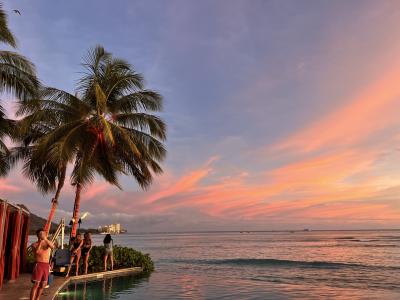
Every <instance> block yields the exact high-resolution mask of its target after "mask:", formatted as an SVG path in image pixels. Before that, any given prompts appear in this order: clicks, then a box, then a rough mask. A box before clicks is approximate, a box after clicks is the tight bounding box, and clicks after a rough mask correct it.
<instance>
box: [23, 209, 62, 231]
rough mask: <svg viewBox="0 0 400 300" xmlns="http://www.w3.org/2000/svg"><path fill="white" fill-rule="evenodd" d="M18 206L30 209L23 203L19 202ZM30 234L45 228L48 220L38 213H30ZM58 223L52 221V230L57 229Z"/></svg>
mask: <svg viewBox="0 0 400 300" xmlns="http://www.w3.org/2000/svg"><path fill="white" fill-rule="evenodd" d="M18 206H20V207H22V208H24V209H25V210H27V211H29V209H28V208H27V207H26V206H25V205H23V204H18ZM29 219H30V221H29V234H33V235H35V234H36V230H38V229H40V228H44V226H45V225H46V222H47V220H46V219H44V218H42V217H39V216H37V215H35V214H34V213H32V212H31V213H30V216H29ZM57 226H58V225H57V224H56V223H53V222H52V223H51V228H50V232H54V231H56V229H57Z"/></svg>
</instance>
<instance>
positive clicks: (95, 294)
mask: <svg viewBox="0 0 400 300" xmlns="http://www.w3.org/2000/svg"><path fill="white" fill-rule="evenodd" d="M147 280H148V275H137V274H134V275H127V276H121V277H108V278H104V279H101V280H89V281H84V282H73V283H71V284H69V285H68V286H67V287H66V288H65V289H63V290H62V291H61V292H60V293H59V294H58V296H57V297H56V298H55V299H56V300H95V299H96V300H97V299H105V300H110V299H130V298H129V296H127V298H121V297H123V296H124V295H130V294H132V293H133V292H134V289H135V287H137V286H138V285H140V284H141V283H143V282H146V281H147Z"/></svg>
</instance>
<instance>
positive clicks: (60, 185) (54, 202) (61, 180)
mask: <svg viewBox="0 0 400 300" xmlns="http://www.w3.org/2000/svg"><path fill="white" fill-rule="evenodd" d="M66 171H67V169H66V167H65V168H63V169H62V170H61V174H60V178H59V179H58V185H57V191H56V194H55V195H54V198H53V199H52V200H51V203H52V206H51V210H50V213H49V216H48V218H47V222H46V225H45V226H44V231H45V232H46V235H47V234H49V231H50V228H51V221H52V220H53V217H54V214H55V212H56V209H57V206H58V199H59V198H60V193H61V190H62V188H63V186H64V182H65V173H66Z"/></svg>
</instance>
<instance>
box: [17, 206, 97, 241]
mask: <svg viewBox="0 0 400 300" xmlns="http://www.w3.org/2000/svg"><path fill="white" fill-rule="evenodd" d="M18 206H20V207H22V208H24V209H25V210H27V211H29V209H28V208H27V207H26V206H25V205H23V204H18ZM46 222H47V220H46V219H44V218H42V217H39V216H37V215H35V214H34V213H32V212H31V213H30V222H29V234H33V235H35V234H36V230H38V229H40V228H44V226H45V225H46ZM57 226H58V224H56V223H54V222H51V228H50V233H52V232H54V231H56V230H57ZM87 231H89V232H90V233H98V230H97V229H91V228H89V229H85V228H80V229H79V232H87ZM69 232H70V227H69V226H65V233H69Z"/></svg>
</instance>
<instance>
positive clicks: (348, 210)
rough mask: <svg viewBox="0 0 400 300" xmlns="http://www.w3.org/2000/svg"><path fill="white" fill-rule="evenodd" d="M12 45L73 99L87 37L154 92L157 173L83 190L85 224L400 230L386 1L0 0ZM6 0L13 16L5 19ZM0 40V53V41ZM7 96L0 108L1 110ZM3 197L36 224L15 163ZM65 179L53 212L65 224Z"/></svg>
mask: <svg viewBox="0 0 400 300" xmlns="http://www.w3.org/2000/svg"><path fill="white" fill-rule="evenodd" d="M4 9H5V10H6V11H8V12H9V23H10V24H9V25H10V27H11V29H12V31H13V32H14V34H15V35H16V36H17V38H18V41H19V48H18V52H19V53H21V54H23V55H25V56H27V57H28V58H29V59H31V60H32V61H33V62H34V64H35V65H36V68H37V72H38V76H39V78H40V80H41V81H42V82H43V84H45V85H47V86H53V87H57V88H60V89H64V90H67V91H69V92H73V91H74V89H75V85H76V82H77V80H78V79H79V77H80V76H81V73H80V72H82V71H83V69H82V67H81V65H80V63H81V62H82V59H83V57H84V56H85V55H86V53H87V51H88V50H89V49H90V48H91V47H94V46H96V45H98V44H100V45H103V46H104V47H105V48H106V49H107V50H108V51H110V52H112V53H113V55H114V56H116V57H121V58H124V59H126V60H128V61H129V62H130V63H131V64H132V65H133V66H134V68H135V70H136V71H137V72H139V73H142V74H143V75H144V77H145V79H146V87H147V88H150V89H154V90H156V91H158V92H159V93H161V94H162V95H163V97H164V110H163V112H162V113H161V114H160V116H161V117H162V118H163V119H164V120H165V122H166V123H167V125H168V140H167V142H166V147H167V150H168V155H167V158H166V160H165V161H164V162H163V164H162V166H163V169H164V173H163V175H161V176H157V177H156V178H155V181H154V184H153V185H152V186H151V187H150V188H149V189H148V190H147V191H142V190H141V189H140V188H139V187H138V185H137V184H136V183H135V181H134V179H133V178H129V177H121V178H120V181H121V184H122V187H123V190H119V189H118V188H116V187H113V186H110V185H109V184H107V183H106V182H104V181H103V180H101V179H100V178H98V180H96V182H95V183H94V184H92V185H90V186H87V187H85V190H84V193H83V195H82V203H81V212H82V213H83V212H86V211H87V212H89V215H88V217H87V219H85V220H84V222H83V226H84V227H97V226H98V225H101V224H108V223H111V222H119V223H121V224H122V226H123V227H125V228H127V229H128V231H129V232H160V231H208V230H286V229H290V230H291V229H303V228H311V229H370V228H399V227H400V201H399V195H400V193H399V192H400V59H399V58H400V3H399V2H398V1H395V0H394V1H386V0H382V1H368V0H365V1H356V0H350V1H344V0H338V1H328V0H325V1H319V0H318V1H317V0H303V1H297V0H293V1H288V0H283V1H282V0H279V1H278V0H277V1H267V0H260V1H258V0H252V1H245V0H243V1H239V0H229V1H228V0H218V1H213V0H210V1H209V0H203V1H195V0H176V1H175V0H169V1H162V0H159V1H149V0H146V1H144V0H143V1H127V0H126V1H124V0H121V1H106V0H87V1H77V0H76V1H57V2H55V1H32V0H12V1H11V0H7V1H4ZM13 9H18V10H20V12H21V15H17V14H15V13H13V12H12V10H13ZM4 47H5V46H4ZM13 100H14V99H12V98H11V97H2V100H1V101H2V104H3V106H5V107H6V108H7V110H8V112H9V114H12V113H13V111H15V106H14V105H13ZM0 193H1V194H0V195H1V196H0V197H2V198H4V199H8V200H9V201H11V202H14V203H24V204H25V205H27V206H28V207H29V208H30V210H31V211H32V212H34V213H36V214H39V215H41V216H43V217H46V216H47V214H48V212H49V209H50V200H51V198H52V195H51V194H49V195H42V194H40V193H39V192H38V191H37V190H36V188H35V186H34V185H33V184H32V183H30V182H29V181H28V180H26V179H25V178H24V177H23V176H22V175H21V170H20V169H19V168H16V169H14V170H13V171H12V172H11V173H10V174H9V176H8V177H6V178H2V179H0ZM73 199H74V190H73V188H72V187H71V186H70V185H69V182H68V184H66V187H65V188H64V190H63V192H62V195H61V199H60V206H59V210H58V212H57V214H56V219H55V220H56V221H58V220H59V219H60V218H61V217H64V218H66V219H67V220H69V219H71V215H72V213H71V212H72V208H73Z"/></svg>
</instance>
